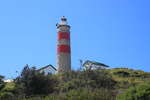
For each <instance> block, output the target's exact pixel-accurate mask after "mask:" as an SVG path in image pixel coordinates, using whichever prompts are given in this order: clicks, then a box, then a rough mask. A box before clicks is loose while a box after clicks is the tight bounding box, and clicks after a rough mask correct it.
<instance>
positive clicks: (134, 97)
mask: <svg viewBox="0 0 150 100" xmlns="http://www.w3.org/2000/svg"><path fill="white" fill-rule="evenodd" d="M117 100H150V84H149V83H145V84H141V85H138V86H135V87H131V88H129V89H128V90H127V91H126V92H125V93H123V94H120V95H118V96H117Z"/></svg>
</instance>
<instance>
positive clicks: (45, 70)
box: [37, 64, 57, 75]
mask: <svg viewBox="0 0 150 100" xmlns="http://www.w3.org/2000/svg"><path fill="white" fill-rule="evenodd" d="M37 71H39V72H40V73H44V74H45V75H48V74H55V73H56V71H57V69H56V68H55V67H54V66H52V65H50V64H49V65H47V66H44V67H42V68H40V69H38V70H37Z"/></svg>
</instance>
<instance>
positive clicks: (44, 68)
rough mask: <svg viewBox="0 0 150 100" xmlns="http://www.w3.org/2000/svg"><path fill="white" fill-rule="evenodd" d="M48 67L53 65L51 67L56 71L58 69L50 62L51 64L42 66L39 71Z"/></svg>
mask: <svg viewBox="0 0 150 100" xmlns="http://www.w3.org/2000/svg"><path fill="white" fill-rule="evenodd" d="M48 67H51V68H53V69H54V70H55V71H57V69H56V68H55V67H54V66H52V65H51V64H49V65H47V66H45V67H42V68H40V69H38V71H41V70H43V69H46V68H48Z"/></svg>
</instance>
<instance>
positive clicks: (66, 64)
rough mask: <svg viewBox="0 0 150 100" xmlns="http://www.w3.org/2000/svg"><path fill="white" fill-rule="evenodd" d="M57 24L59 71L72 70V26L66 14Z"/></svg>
mask: <svg viewBox="0 0 150 100" xmlns="http://www.w3.org/2000/svg"><path fill="white" fill-rule="evenodd" d="M56 26H57V32H58V44H57V68H58V73H63V72H67V71H70V70H71V48H70V26H69V25H68V23H67V19H66V18H65V17H64V16H63V17H62V18H61V22H60V23H59V24H57V25H56Z"/></svg>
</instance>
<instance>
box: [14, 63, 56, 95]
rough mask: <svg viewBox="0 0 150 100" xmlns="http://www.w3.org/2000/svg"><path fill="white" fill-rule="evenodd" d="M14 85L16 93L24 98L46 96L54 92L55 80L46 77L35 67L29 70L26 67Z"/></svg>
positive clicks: (49, 76)
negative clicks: (23, 95)
mask: <svg viewBox="0 0 150 100" xmlns="http://www.w3.org/2000/svg"><path fill="white" fill-rule="evenodd" d="M15 83H16V87H17V88H16V90H17V92H18V93H19V92H21V93H22V94H25V96H32V95H47V94H49V93H52V92H53V91H54V89H55V85H57V80H56V79H55V78H54V77H53V76H52V75H48V76H46V75H44V73H40V72H39V71H37V70H36V68H35V67H32V68H29V66H28V65H26V66H25V67H24V69H23V71H22V73H21V75H20V76H19V77H18V78H17V79H16V80H15Z"/></svg>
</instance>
